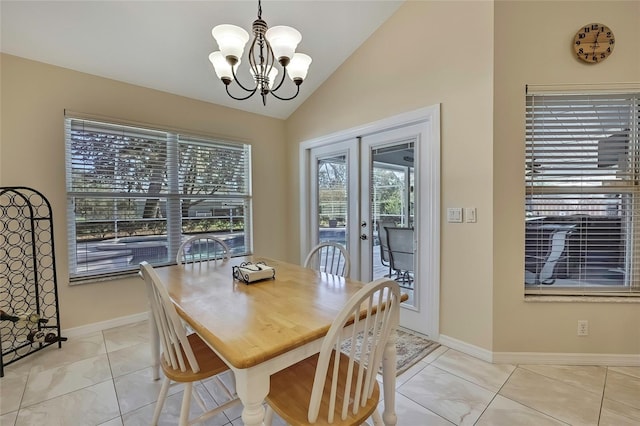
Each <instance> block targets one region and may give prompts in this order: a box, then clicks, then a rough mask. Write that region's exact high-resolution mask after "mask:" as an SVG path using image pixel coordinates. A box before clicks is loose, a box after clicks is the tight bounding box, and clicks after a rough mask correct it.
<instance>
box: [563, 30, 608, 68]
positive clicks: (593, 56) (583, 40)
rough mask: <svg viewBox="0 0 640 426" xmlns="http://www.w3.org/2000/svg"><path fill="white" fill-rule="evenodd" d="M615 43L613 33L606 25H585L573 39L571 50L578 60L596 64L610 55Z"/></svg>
mask: <svg viewBox="0 0 640 426" xmlns="http://www.w3.org/2000/svg"><path fill="white" fill-rule="evenodd" d="M615 42H616V39H615V37H614V36H613V31H611V29H610V28H609V27H607V26H606V25H602V24H595V23H594V24H587V25H585V26H583V27H582V28H580V30H578V32H577V33H576V35H575V37H574V38H573V49H574V50H575V52H576V55H577V56H578V58H579V59H581V60H583V61H585V62H588V63H590V64H597V63H598V62H602V61H604V60H605V59H607V58H608V57H609V55H611V53H612V52H613V46H614V45H615Z"/></svg>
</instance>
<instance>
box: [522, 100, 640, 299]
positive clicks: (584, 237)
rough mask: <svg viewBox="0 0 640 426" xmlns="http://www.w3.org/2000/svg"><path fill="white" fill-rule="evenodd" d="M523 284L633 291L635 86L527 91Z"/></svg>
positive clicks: (639, 239) (637, 176) (638, 203)
mask: <svg viewBox="0 0 640 426" xmlns="http://www.w3.org/2000/svg"><path fill="white" fill-rule="evenodd" d="M526 102H527V105H526V167H525V183H526V200H525V210H526V218H525V222H526V223H525V230H526V236H525V292H526V293H529V294H540V293H552V294H558V293H565V294H566V293H568V294H580V295H581V294H592V293H595V294H613V295H618V294H621V293H626V294H629V295H631V294H633V293H636V295H637V294H638V292H640V275H639V272H640V261H639V259H638V253H639V251H640V223H639V220H640V142H639V139H638V131H639V126H640V90H635V89H634V90H633V91H630V92H627V93H618V94H615V93H614V94H611V93H594V94H572V93H562V94H554V93H544V92H543V93H541V94H531V93H529V94H527V99H526Z"/></svg>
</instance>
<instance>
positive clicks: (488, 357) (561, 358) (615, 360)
mask: <svg viewBox="0 0 640 426" xmlns="http://www.w3.org/2000/svg"><path fill="white" fill-rule="evenodd" d="M438 342H439V343H440V344H441V345H443V346H447V347H449V348H451V349H455V350H456V351H460V352H462V353H465V354H467V355H471V356H473V357H476V358H478V359H481V360H483V361H487V362H491V363H494V364H514V365H515V364H545V365H554V364H555V365H606V366H625V367H638V366H640V354H585V353H553V352H491V351H489V350H487V349H484V348H481V347H478V346H475V345H471V344H469V343H466V342H463V341H461V340H458V339H454V338H453V337H449V336H446V335H443V334H441V335H440V338H439V339H438Z"/></svg>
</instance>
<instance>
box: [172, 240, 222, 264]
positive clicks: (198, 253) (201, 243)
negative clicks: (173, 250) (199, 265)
mask: <svg viewBox="0 0 640 426" xmlns="http://www.w3.org/2000/svg"><path fill="white" fill-rule="evenodd" d="M219 259H222V260H227V259H229V246H227V244H226V243H225V242H224V241H222V240H221V239H220V238H218V237H215V236H213V235H202V234H201V235H194V236H193V237H190V238H188V239H187V240H185V241H183V242H182V244H180V247H179V248H178V254H177V255H176V263H177V264H178V265H181V264H183V263H184V264H187V263H196V262H209V261H211V260H219Z"/></svg>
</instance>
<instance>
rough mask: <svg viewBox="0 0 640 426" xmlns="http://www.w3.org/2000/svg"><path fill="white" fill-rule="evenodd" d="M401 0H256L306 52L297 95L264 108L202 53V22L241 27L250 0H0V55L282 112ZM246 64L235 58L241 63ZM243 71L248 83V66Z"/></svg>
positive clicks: (207, 31) (207, 36)
mask: <svg viewBox="0 0 640 426" xmlns="http://www.w3.org/2000/svg"><path fill="white" fill-rule="evenodd" d="M401 3H402V1H390V0H389V1H381V0H377V1H371V0H351V1H327V0H315V1H312V0H298V1H269V0H263V2H262V18H263V19H264V20H265V21H266V22H267V24H268V25H269V26H275V25H289V26H292V27H294V28H296V29H298V30H299V31H300V32H301V33H302V42H301V43H300V45H299V46H298V49H297V51H299V52H303V53H306V54H308V55H309V56H311V57H312V58H313V62H312V64H311V67H310V69H309V74H308V75H307V79H306V80H305V81H304V83H303V84H302V86H301V88H300V95H299V96H298V97H297V98H295V99H294V100H292V101H280V100H278V99H275V98H273V97H272V96H270V97H268V98H267V105H266V107H265V106H263V105H262V101H261V98H260V96H259V95H255V96H254V97H253V98H251V99H249V100H246V101H236V100H233V99H231V98H229V96H228V95H227V94H226V92H225V90H224V85H223V84H222V82H220V80H219V79H218V78H217V77H216V75H215V72H214V71H213V67H212V66H211V63H210V62H209V59H208V56H209V53H211V52H213V51H214V50H218V48H217V45H216V43H215V41H214V40H213V38H212V37H211V29H212V28H213V27H214V26H215V25H218V24H223V23H227V24H235V25H238V26H241V27H243V28H244V29H245V30H247V31H248V32H249V33H251V23H252V22H253V20H255V19H256V17H257V10H258V2H257V0H255V1H244V0H235V1H26V0H22V1H6V0H1V2H0V19H1V33H0V36H1V38H0V48H1V50H2V52H4V53H9V54H12V55H16V56H21V57H24V58H28V59H33V60H36V61H40V62H45V63H48V64H53V65H57V66H61V67H65V68H70V69H73V70H77V71H82V72H86V73H89V74H94V75H99V76H102V77H107V78H111V79H115V80H119V81H123V82H127V83H132V84H136V85H139V86H143V87H148V88H153V89H158V90H162V91H165V92H169V93H174V94H177V95H182V96H186V97H189V98H194V99H200V100H203V101H207V102H212V103H215V104H220V105H224V106H227V107H231V108H237V109H241V110H244V111H249V112H254V113H257V114H262V115H266V116H270V117H276V118H287V117H288V116H289V115H290V114H291V113H293V111H295V109H296V108H297V107H298V106H300V104H302V102H304V100H305V99H306V98H307V97H308V96H309V95H310V94H311V93H313V91H314V90H316V89H317V88H318V87H319V86H320V85H321V84H322V83H323V82H324V81H325V80H326V79H327V78H328V77H329V76H330V75H331V74H332V73H333V72H334V71H335V70H336V69H337V68H338V67H339V66H340V64H342V63H343V62H344V61H345V59H347V58H348V57H349V56H350V55H351V54H352V53H353V52H354V51H355V50H356V49H357V48H358V47H359V46H360V45H361V44H362V43H363V42H364V41H365V40H366V39H367V38H368V37H369V36H370V35H371V34H372V33H373V32H374V31H375V30H376V29H377V28H378V27H379V26H380V24H382V23H383V22H384V21H385V20H386V19H387V18H389V16H391V15H392V14H393V13H394V12H395V11H396V10H397V8H398V7H399V6H400V4H401ZM247 50H248V48H247V49H245V56H246V53H247ZM380 57H381V59H382V58H383V57H384V52H380ZM246 64H247V60H246V58H245V59H244V60H243V64H242V65H241V68H245V67H243V65H246ZM245 72H246V70H245ZM241 77H242V75H241ZM245 77H246V78H245V79H243V81H245V82H247V84H248V82H249V78H250V77H249V74H248V73H247V74H246V76H245ZM287 83H289V84H290V87H287V88H289V89H291V92H288V93H293V92H294V88H293V87H294V86H293V84H292V83H291V81H290V80H289V79H287V81H286V82H285V85H286V84H287ZM283 90H285V88H284V87H283ZM285 92H286V90H285Z"/></svg>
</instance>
